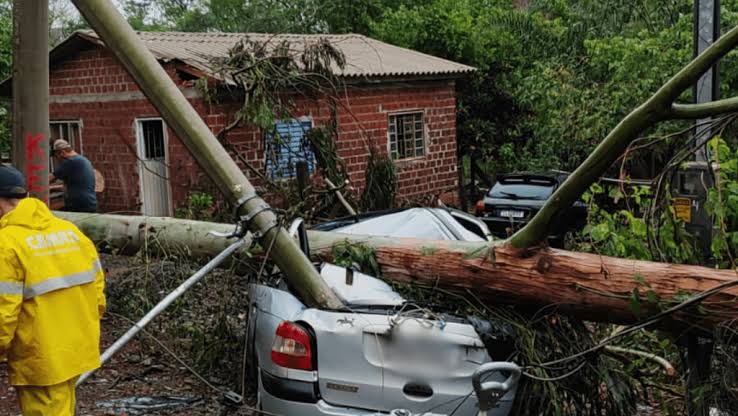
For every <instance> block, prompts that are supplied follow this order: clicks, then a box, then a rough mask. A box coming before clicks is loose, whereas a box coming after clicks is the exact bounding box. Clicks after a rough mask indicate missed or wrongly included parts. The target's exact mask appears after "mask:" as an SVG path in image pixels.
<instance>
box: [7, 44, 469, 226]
mask: <svg viewBox="0 0 738 416" xmlns="http://www.w3.org/2000/svg"><path fill="white" fill-rule="evenodd" d="M139 34H140V36H141V38H142V39H143V40H144V42H145V43H146V45H147V46H148V48H149V49H150V51H151V52H152V53H153V54H154V55H155V56H156V57H157V59H158V60H159V62H160V63H161V64H162V66H163V67H164V69H165V70H166V71H167V73H168V74H169V75H170V76H171V77H172V79H173V80H174V81H175V83H176V84H177V85H178V86H179V88H180V90H181V91H182V92H183V93H184V95H185V96H186V97H187V98H188V99H189V101H190V102H191V103H192V105H193V106H194V108H195V109H196V110H197V111H198V113H199V114H200V115H201V117H202V118H203V120H205V122H206V124H207V125H208V126H209V127H210V128H211V129H212V131H213V132H214V133H217V132H218V131H220V130H221V129H222V128H223V127H224V126H225V125H227V124H228V123H229V121H230V120H232V116H233V114H234V112H235V111H236V110H237V109H238V107H239V103H237V102H219V103H212V102H207V101H206V100H205V99H204V98H203V94H202V93H201V92H200V89H199V88H197V87H196V82H197V80H198V79H201V78H203V77H209V79H211V82H224V81H222V80H221V81H219V80H218V78H217V75H216V74H214V73H213V72H214V70H213V68H212V67H211V64H210V63H211V62H212V60H213V59H214V58H218V57H226V56H227V53H228V49H229V48H230V47H232V46H233V45H234V44H235V43H236V42H237V41H239V40H240V39H242V38H243V37H244V36H245V35H244V34H226V33H175V32H156V33H154V32H141V33H139ZM248 36H249V38H250V39H252V40H256V41H259V40H260V39H261V40H267V39H268V38H273V37H274V35H264V34H249V35H248ZM277 38H287V39H289V40H290V41H294V42H296V43H299V42H303V43H305V42H311V41H315V40H317V39H319V38H325V39H327V40H328V41H329V42H331V44H332V45H333V46H334V47H335V48H337V49H339V50H340V51H342V52H343V54H344V55H345V57H346V62H347V63H346V66H345V68H344V69H343V70H342V72H341V73H340V74H339V75H340V76H341V77H342V79H343V80H345V83H346V86H347V88H346V91H347V92H346V94H345V98H343V101H344V102H342V103H341V105H340V106H339V109H338V114H337V120H338V138H337V143H336V146H337V149H338V155H339V156H340V157H341V158H342V159H343V160H344V162H345V163H346V166H347V170H348V174H349V177H350V180H351V182H352V186H353V187H354V188H356V190H357V192H359V191H360V190H361V189H362V188H363V186H364V170H365V167H366V162H367V158H368V152H369V150H368V142H369V143H371V144H372V145H374V146H375V148H376V149H379V151H381V152H388V153H389V154H391V155H392V157H393V158H394V159H395V162H396V165H397V168H398V198H408V199H413V198H417V197H419V196H422V195H427V194H435V195H438V194H441V193H443V192H446V191H450V190H453V189H454V188H456V186H457V182H458V181H457V178H458V172H457V159H456V97H455V80H456V79H458V78H459V77H462V76H465V75H466V74H468V73H470V72H471V71H473V70H474V69H473V68H471V67H468V66H465V65H461V64H458V63H455V62H450V61H447V60H443V59H440V58H436V57H433V56H429V55H425V54H421V53H419V52H416V51H412V50H408V49H403V48H399V47H396V46H392V45H389V44H386V43H382V42H379V41H376V40H374V39H370V38H367V37H364V36H360V35H353V34H349V35H325V36H316V35H277ZM50 66H51V67H50V104H49V112H50V120H51V126H50V127H51V138H52V140H53V139H56V138H65V139H67V140H69V141H70V142H72V143H73V145H74V147H75V148H76V149H77V151H78V152H80V153H82V154H84V155H85V156H86V157H87V158H89V159H90V160H91V161H92V163H93V165H94V166H95V168H96V169H98V170H99V171H100V172H101V173H102V174H103V176H104V177H105V182H106V190H105V192H104V193H103V194H102V195H101V197H100V206H101V209H102V210H104V211H134V212H139V211H140V212H142V213H144V214H146V215H171V214H172V213H173V212H174V209H176V207H178V206H180V205H181V204H183V203H185V202H186V200H187V197H188V194H189V192H190V191H191V190H192V189H193V188H195V187H196V186H197V183H198V180H199V178H200V177H201V174H202V173H201V171H200V169H199V168H198V167H197V165H196V163H195V161H194V159H193V158H192V156H191V155H190V154H189V152H188V151H187V149H186V148H185V147H184V146H183V145H182V144H181V143H180V141H179V140H178V139H177V138H176V136H175V135H174V133H173V131H171V130H170V129H168V128H167V127H166V125H165V123H164V122H163V120H162V119H161V116H160V115H159V113H158V112H157V111H156V109H155V108H154V107H153V106H152V104H151V103H150V102H149V101H148V99H147V98H146V97H145V96H144V95H143V93H142V92H141V91H140V90H139V88H138V86H137V85H136V84H135V82H134V80H133V79H132V78H131V76H130V75H129V74H128V73H127V72H126V70H125V69H124V68H123V66H122V65H120V64H119V63H118V61H117V60H116V58H115V57H114V56H113V54H112V53H111V52H110V51H109V50H108V49H107V48H106V47H105V45H104V44H103V43H102V42H101V41H100V39H99V38H98V37H97V36H96V34H95V33H94V32H90V31H80V32H76V33H74V34H73V35H72V36H70V37H69V38H67V39H66V40H65V41H64V42H62V43H61V44H59V45H58V46H56V47H55V48H54V49H53V50H51V52H50ZM213 80H215V81H213ZM10 84H11V83H10V82H9V81H6V82H5V83H4V84H3V85H2V86H0V92H1V93H2V95H4V96H6V97H8V96H10V94H11V91H9V89H10ZM296 103H297V111H296V112H295V114H294V118H292V119H289V120H281V121H279V122H277V125H276V126H275V127H276V129H275V130H276V131H277V132H278V133H279V134H280V135H283V136H286V137H289V140H286V141H285V140H280V141H279V143H274V142H273V138H272V137H271V135H270V134H267V133H265V132H262V131H260V130H259V129H258V128H256V127H254V126H251V127H249V126H246V127H239V128H237V129H235V130H233V131H231V132H230V133H229V135H228V137H229V139H230V140H231V142H233V143H234V145H235V146H236V148H237V151H238V152H240V154H241V156H242V157H244V158H245V159H246V160H248V161H249V163H250V164H251V165H252V166H254V167H256V168H257V169H259V170H260V171H263V172H265V173H266V174H267V175H269V176H271V177H273V178H276V179H279V178H288V177H291V176H293V175H294V169H293V165H294V162H295V160H293V159H299V158H301V157H302V158H305V159H306V160H308V161H310V159H311V155H310V154H309V153H310V150H309V149H305V148H303V147H302V146H301V145H300V143H301V142H303V141H302V140H301V138H302V136H303V135H304V133H305V131H306V129H310V128H312V127H314V126H320V125H324V124H325V123H327V122H328V121H329V120H330V115H331V112H330V108H329V106H328V103H327V101H326V100H321V99H308V98H298V99H297V100H296ZM285 146H286V147H289V149H287V151H285V149H282V147H285ZM275 150H276V152H275ZM267 153H269V154H270V155H271V157H266V154H267ZM275 155H276V157H275ZM310 168H311V169H314V166H313V164H312V163H310ZM246 173H247V175H249V177H250V179H254V178H252V176H253V175H252V173H251V172H250V171H249V170H246Z"/></svg>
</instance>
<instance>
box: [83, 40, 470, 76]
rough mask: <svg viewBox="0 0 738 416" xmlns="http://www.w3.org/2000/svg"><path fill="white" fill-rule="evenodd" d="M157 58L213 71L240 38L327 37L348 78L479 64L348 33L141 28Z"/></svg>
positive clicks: (455, 71) (299, 44) (298, 43)
mask: <svg viewBox="0 0 738 416" xmlns="http://www.w3.org/2000/svg"><path fill="white" fill-rule="evenodd" d="M137 33H138V35H139V36H140V37H141V39H142V40H143V41H144V43H146V45H147V46H148V48H149V50H150V51H151V52H152V53H153V54H154V56H156V58H157V59H159V60H163V61H170V60H179V61H182V62H184V63H186V64H188V65H190V66H192V67H193V68H196V69H199V70H201V71H203V72H205V73H207V74H210V75H214V74H213V71H214V70H213V64H212V63H213V61H214V60H215V61H217V60H218V59H223V58H227V57H228V50H229V49H230V48H231V47H233V46H234V45H235V44H236V43H237V42H238V41H239V40H241V39H244V38H249V39H250V40H252V41H255V42H258V43H264V42H274V43H275V44H276V43H278V42H281V41H283V40H287V41H289V43H290V47H292V48H295V49H296V50H297V51H299V50H300V49H302V48H304V47H305V45H309V44H312V43H315V42H318V41H320V40H321V39H326V40H327V41H328V42H329V43H330V44H331V45H333V47H335V48H336V49H338V50H340V51H341V52H343V54H344V56H345V58H346V65H345V67H344V68H343V70H341V69H339V68H335V70H336V72H337V74H338V75H341V76H344V77H348V78H361V77H370V78H371V77H414V76H448V77H449V78H455V77H457V76H459V75H461V74H465V73H469V72H473V71H474V68H473V67H470V66H467V65H462V64H459V63H456V62H453V61H449V60H446V59H441V58H437V57H435V56H431V55H427V54H424V53H420V52H417V51H413V50H410V49H405V48H401V47H398V46H394V45H390V44H388V43H384V42H380V41H378V40H375V39H372V38H369V37H366V36H363V35H356V34H346V35H293V34H280V35H271V34H264V33H214V32H209V33H188V32H137ZM78 34H79V35H82V36H83V37H86V38H88V39H89V40H96V41H98V42H99V38H98V37H97V34H95V32H93V31H81V32H78Z"/></svg>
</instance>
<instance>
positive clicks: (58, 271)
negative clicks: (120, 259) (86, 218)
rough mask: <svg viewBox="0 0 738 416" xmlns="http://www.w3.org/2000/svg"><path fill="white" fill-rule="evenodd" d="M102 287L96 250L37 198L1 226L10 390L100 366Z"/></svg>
mask: <svg viewBox="0 0 738 416" xmlns="http://www.w3.org/2000/svg"><path fill="white" fill-rule="evenodd" d="M104 285H105V280H104V276H103V272H102V267H101V266H100V260H99V259H98V256H97V250H95V246H94V244H92V242H91V241H90V240H89V239H88V238H87V237H85V236H84V235H83V234H82V233H81V232H80V231H79V229H77V227H76V226H75V225H74V224H72V223H70V222H68V221H64V220H61V219H59V218H56V217H54V216H53V215H52V214H51V211H49V209H48V208H47V207H46V205H45V204H44V203H43V202H41V201H39V200H37V199H33V198H26V199H22V200H21V201H20V203H19V204H18V206H17V207H16V208H15V209H14V210H13V211H10V212H9V213H7V214H5V215H4V216H3V217H2V218H0V360H1V359H2V358H4V357H7V359H8V363H9V365H10V384H12V385H16V386H27V385H30V386H50V385H54V384H58V383H61V382H64V381H67V380H69V379H71V378H72V377H75V376H78V375H80V374H82V373H84V372H87V371H89V370H93V369H95V368H97V367H99V366H100V318H101V316H102V314H103V312H104V311H105V295H104V293H103V289H104Z"/></svg>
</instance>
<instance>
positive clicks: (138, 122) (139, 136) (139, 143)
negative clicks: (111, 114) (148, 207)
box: [133, 117, 174, 217]
mask: <svg viewBox="0 0 738 416" xmlns="http://www.w3.org/2000/svg"><path fill="white" fill-rule="evenodd" d="M157 120H158V121H161V127H162V137H163V139H164V167H165V169H166V175H167V178H168V180H167V186H166V189H167V193H168V194H169V195H168V198H167V200H168V202H169V204H168V205H169V206H168V207H167V215H168V216H170V217H171V216H173V212H174V211H173V205H174V201H173V200H172V176H171V172H169V134H168V130H169V129H168V128H167V123H166V122H165V121H164V119H163V118H161V117H136V118H135V119H134V120H133V128H134V132H135V134H136V160H137V164H138V192H139V196H140V199H141V214H143V215H146V214H145V213H144V197H145V193H144V181H143V173H144V170H145V168H144V165H143V161H144V158H143V149H144V138H143V129H142V128H141V127H142V122H144V121H157Z"/></svg>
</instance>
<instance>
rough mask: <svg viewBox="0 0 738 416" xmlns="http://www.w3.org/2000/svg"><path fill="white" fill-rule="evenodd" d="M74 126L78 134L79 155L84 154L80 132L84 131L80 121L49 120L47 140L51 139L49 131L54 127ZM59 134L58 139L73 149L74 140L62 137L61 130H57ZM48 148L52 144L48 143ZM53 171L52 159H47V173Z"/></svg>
mask: <svg viewBox="0 0 738 416" xmlns="http://www.w3.org/2000/svg"><path fill="white" fill-rule="evenodd" d="M62 124H66V125H76V126H77V131H78V132H79V137H78V138H77V139H78V140H79V154H81V155H83V154H84V146H83V143H84V141H83V140H82V130H83V129H84V123H82V119H81V118H78V119H59V120H49V138H51V136H52V135H51V129H52V128H53V126H54V125H62ZM58 132H59V138H61V139H64V140H66V141H67V142H69V144H70V145H71V146H72V149H74V147H75V145H76V144H77V142H76V140H70V139H69V137H62V134H61V132H62V131H61V130H58ZM49 145H50V146H52V145H53V143H49ZM53 171H54V158H53V157H50V158H49V172H53Z"/></svg>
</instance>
